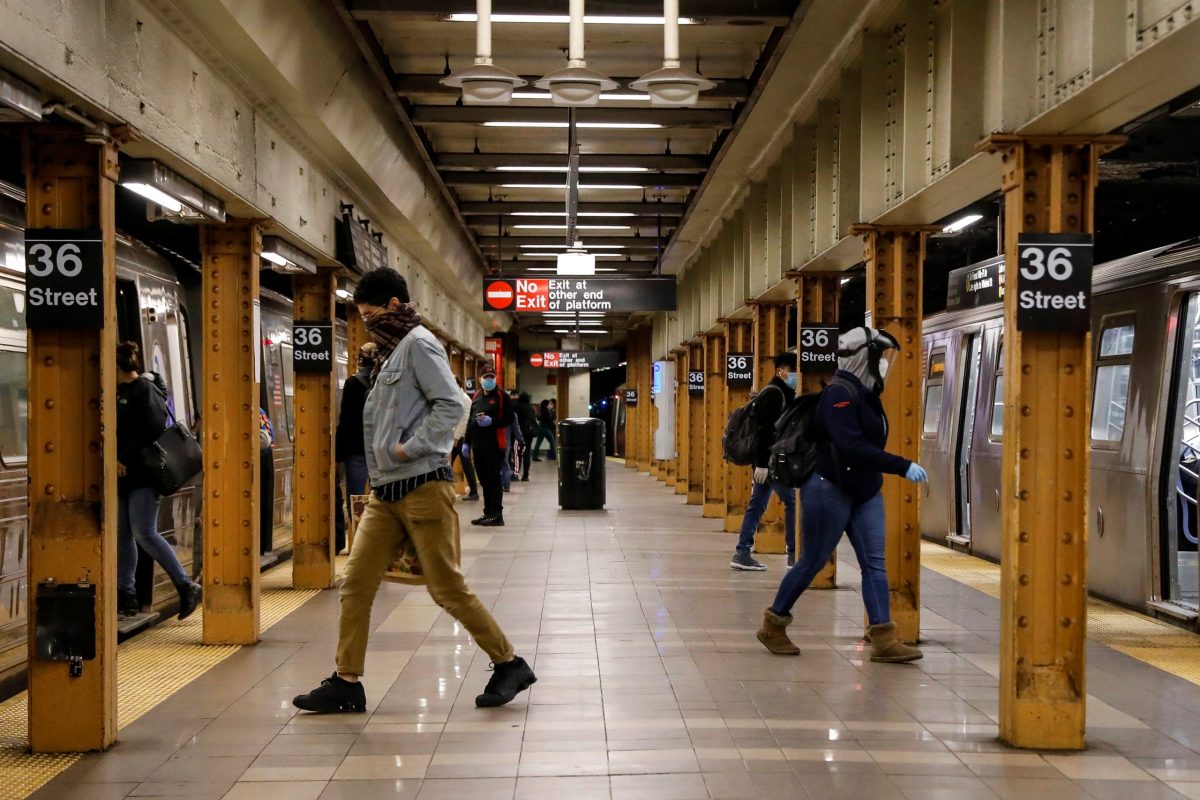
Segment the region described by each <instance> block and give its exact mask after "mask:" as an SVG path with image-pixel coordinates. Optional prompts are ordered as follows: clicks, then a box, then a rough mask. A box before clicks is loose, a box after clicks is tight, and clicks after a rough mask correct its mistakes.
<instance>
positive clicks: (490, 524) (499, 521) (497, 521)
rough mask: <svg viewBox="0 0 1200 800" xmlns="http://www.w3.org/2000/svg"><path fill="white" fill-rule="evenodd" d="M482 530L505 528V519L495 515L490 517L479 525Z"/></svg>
mask: <svg viewBox="0 0 1200 800" xmlns="http://www.w3.org/2000/svg"><path fill="white" fill-rule="evenodd" d="M478 525H479V527H481V528H503V527H504V517H503V516H502V515H500V514H495V515H493V516H490V517H485V518H484V519H483V520H481V521H480V522H479V523H478Z"/></svg>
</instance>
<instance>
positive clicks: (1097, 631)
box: [921, 541, 1200, 685]
mask: <svg viewBox="0 0 1200 800" xmlns="http://www.w3.org/2000/svg"><path fill="white" fill-rule="evenodd" d="M921 566H923V567H928V568H929V569H930V570H932V571H934V572H936V573H938V574H939V575H944V576H946V577H947V578H950V579H951V580H954V581H957V582H959V583H961V584H964V585H966V586H970V587H971V588H972V589H978V590H979V591H981V592H983V593H984V594H988V595H991V596H992V597H995V598H997V599H998V598H999V597H1000V565H999V564H993V563H992V562H990V561H984V560H983V559H981V558H976V557H974V556H969V555H967V554H965V553H959V552H957V551H955V550H951V549H949V548H947V547H943V546H941V545H938V544H934V543H933V542H926V541H923V542H921ZM1087 635H1088V638H1089V639H1091V640H1092V641H1095V642H1099V643H1101V644H1103V645H1106V646H1108V647H1111V648H1112V649H1114V650H1116V651H1118V652H1120V653H1124V654H1125V655H1127V656H1130V657H1131V658H1136V659H1137V660H1138V661H1141V662H1143V663H1146V664H1149V665H1150V666H1152V667H1157V668H1158V669H1161V670H1162V671H1163V672H1166V673H1169V674H1171V675H1174V676H1175V677H1177V678H1183V679H1184V680H1186V681H1191V682H1192V683H1195V684H1198V685H1200V636H1197V635H1196V634H1194V633H1190V632H1188V631H1185V630H1183V629H1182V628H1177V627H1175V626H1174V625H1168V624H1167V623H1165V622H1159V621H1158V620H1156V619H1153V618H1151V617H1147V616H1145V615H1143V614H1138V613H1137V612H1135V611H1130V610H1128V609H1125V608H1121V607H1119V606H1114V605H1113V604H1111V603H1106V602H1104V601H1103V600H1097V599H1095V598H1088V610H1087Z"/></svg>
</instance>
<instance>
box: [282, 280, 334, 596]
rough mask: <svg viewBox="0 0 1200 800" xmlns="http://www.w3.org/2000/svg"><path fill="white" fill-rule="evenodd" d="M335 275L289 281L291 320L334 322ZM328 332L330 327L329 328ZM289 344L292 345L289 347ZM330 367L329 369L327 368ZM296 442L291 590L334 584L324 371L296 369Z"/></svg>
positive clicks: (330, 391)
mask: <svg viewBox="0 0 1200 800" xmlns="http://www.w3.org/2000/svg"><path fill="white" fill-rule="evenodd" d="M333 290H334V274H333V271H332V270H326V269H322V270H320V271H319V272H318V273H317V274H316V275H295V276H293V277H292V294H293V295H294V296H293V298H292V303H293V306H292V319H293V320H297V321H301V322H325V321H328V322H329V324H330V325H331V326H332V324H333ZM331 331H332V328H331ZM293 344H294V343H293ZM331 367H332V365H331ZM294 374H295V383H296V397H295V403H294V407H295V409H296V441H295V454H296V458H295V467H294V472H295V478H294V480H295V483H294V485H293V496H294V498H295V500H294V502H295V508H294V510H293V513H292V520H293V521H292V587H293V588H295V589H328V588H330V587H331V586H333V578H334V575H333V573H334V564H333V555H334V553H333V547H334V537H333V513H334V511H333V502H334V494H333V477H334V476H333V419H334V413H333V403H334V398H335V393H334V389H335V384H334V376H333V370H332V368H331V369H330V370H329V371H328V372H322V371H316V372H312V371H309V372H306V371H302V370H295V372H294Z"/></svg>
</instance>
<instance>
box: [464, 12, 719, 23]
mask: <svg viewBox="0 0 1200 800" xmlns="http://www.w3.org/2000/svg"><path fill="white" fill-rule="evenodd" d="M443 19H444V20H445V21H446V22H476V21H478V19H479V17H478V16H477V15H475V14H470V13H462V14H447V15H446V16H445V17H443ZM570 21H571V18H570V17H569V16H567V15H566V14H492V22H513V23H532V24H542V25H566V24H567V23H568V22H570ZM583 22H584V24H585V25H662V24H663V18H662V17H643V16H630V17H620V16H616V15H611V14H597V15H590V14H589V15H585V16H584V18H583ZM679 24H680V25H697V24H699V23H697V22H696V20H695V19H694V18H692V17H680V18H679Z"/></svg>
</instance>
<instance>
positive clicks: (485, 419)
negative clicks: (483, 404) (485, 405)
mask: <svg viewBox="0 0 1200 800" xmlns="http://www.w3.org/2000/svg"><path fill="white" fill-rule="evenodd" d="M475 424H476V425H478V426H479V427H481V428H487V427H489V426H490V425H491V424H492V418H491V417H489V416H488V415H487V414H480V415H479V416H478V417H476V418H475Z"/></svg>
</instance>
